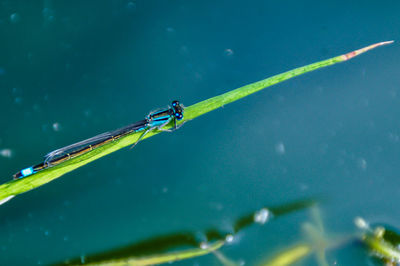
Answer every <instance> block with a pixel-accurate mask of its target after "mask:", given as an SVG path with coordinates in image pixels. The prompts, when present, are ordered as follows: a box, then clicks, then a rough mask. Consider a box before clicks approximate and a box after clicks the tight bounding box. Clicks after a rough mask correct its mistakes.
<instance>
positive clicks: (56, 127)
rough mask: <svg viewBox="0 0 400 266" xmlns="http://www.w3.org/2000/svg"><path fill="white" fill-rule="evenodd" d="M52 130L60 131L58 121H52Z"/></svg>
mask: <svg viewBox="0 0 400 266" xmlns="http://www.w3.org/2000/svg"><path fill="white" fill-rule="evenodd" d="M53 130H54V131H60V124H59V123H58V122H55V123H53Z"/></svg>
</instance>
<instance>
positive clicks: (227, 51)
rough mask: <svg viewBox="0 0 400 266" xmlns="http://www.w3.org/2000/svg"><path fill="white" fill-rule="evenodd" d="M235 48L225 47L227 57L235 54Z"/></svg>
mask: <svg viewBox="0 0 400 266" xmlns="http://www.w3.org/2000/svg"><path fill="white" fill-rule="evenodd" d="M233 53H234V52H233V50H232V49H229V48H228V49H225V50H224V55H225V56H226V57H231V56H233Z"/></svg>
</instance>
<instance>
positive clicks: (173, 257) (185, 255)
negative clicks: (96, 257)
mask: <svg viewBox="0 0 400 266" xmlns="http://www.w3.org/2000/svg"><path fill="white" fill-rule="evenodd" d="M223 245H224V242H223V241H217V242H215V243H213V244H210V245H209V246H208V247H206V248H193V249H188V250H184V251H175V252H169V253H166V254H159V255H152V256H147V257H146V256H144V257H131V258H123V259H117V260H109V261H107V260H106V261H97V262H93V263H78V264H70V265H115V266H116V265H135V266H142V265H143V266H144V265H157V264H162V263H171V262H174V261H180V260H185V259H190V258H195V257H198V256H203V255H206V254H208V253H210V252H213V251H215V250H217V249H219V248H220V247H222V246H223Z"/></svg>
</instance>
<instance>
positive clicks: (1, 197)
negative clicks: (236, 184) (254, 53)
mask: <svg viewBox="0 0 400 266" xmlns="http://www.w3.org/2000/svg"><path fill="white" fill-rule="evenodd" d="M389 43H392V41H388V42H380V43H376V44H373V45H370V46H367V47H364V48H361V49H359V50H355V51H352V52H350V53H347V54H344V55H340V56H336V57H333V58H330V59H327V60H323V61H319V62H316V63H313V64H310V65H306V66H302V67H299V68H295V69H293V70H290V71H287V72H284V73H282V74H278V75H275V76H272V77H270V78H266V79H264V80H261V81H258V82H255V83H252V84H249V85H246V86H243V87H240V88H238V89H235V90H232V91H229V92H227V93H224V94H222V95H219V96H215V97H212V98H210V99H207V100H204V101H202V102H199V103H196V104H194V105H191V106H189V107H186V108H185V117H184V119H183V120H182V121H180V122H179V124H181V123H183V122H187V121H190V120H192V119H194V118H196V117H199V116H201V115H203V114H206V113H208V112H210V111H212V110H215V109H217V108H220V107H222V106H224V105H226V104H229V103H232V102H234V101H237V100H239V99H241V98H243V97H246V96H248V95H250V94H253V93H255V92H257V91H260V90H262V89H265V88H267V87H269V86H272V85H274V84H277V83H279V82H282V81H285V80H288V79H291V78H293V77H296V76H299V75H302V74H305V73H307V72H311V71H313V70H316V69H320V68H323V67H327V66H330V65H334V64H336V63H340V62H343V61H347V60H349V59H351V58H353V57H355V56H358V55H360V54H362V53H364V52H366V51H368V50H371V49H374V48H376V47H378V46H382V45H385V44H389ZM172 126H173V122H172V121H171V123H170V124H169V125H167V126H166V127H165V129H168V128H171V127H172ZM160 132H162V131H156V130H154V131H151V132H149V133H148V134H147V135H146V136H145V137H144V138H143V139H146V138H149V137H152V136H154V135H156V134H159V133H160ZM141 134H142V133H140V132H139V133H133V134H131V135H127V136H125V137H122V138H120V139H118V140H116V141H112V142H109V143H108V144H105V145H103V146H101V147H99V148H96V149H94V150H92V151H90V152H87V153H85V154H83V155H81V156H77V157H76V158H72V159H70V160H67V161H65V162H63V163H60V164H58V165H55V166H53V167H49V168H47V169H44V170H41V171H39V172H38V173H36V174H33V175H30V176H27V177H25V178H22V179H19V180H12V181H9V182H7V183H4V184H2V185H0V204H2V203H4V202H6V201H8V200H10V199H11V198H13V197H14V196H16V195H18V194H21V193H24V192H27V191H29V190H32V189H34V188H37V187H39V186H42V185H44V184H46V183H48V182H50V181H52V180H54V179H56V178H59V177H60V176H62V175H64V174H66V173H68V172H71V171H73V170H75V169H76V168H79V167H81V166H83V165H85V164H87V163H90V162H92V161H94V160H97V159H99V158H101V157H103V156H105V155H107V154H110V153H112V152H114V151H117V150H119V149H121V148H124V147H126V146H130V145H132V144H133V143H135V142H136V141H137V140H138V139H139V137H140V135H141Z"/></svg>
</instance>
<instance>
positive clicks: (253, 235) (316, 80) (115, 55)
mask: <svg viewBox="0 0 400 266" xmlns="http://www.w3.org/2000/svg"><path fill="white" fill-rule="evenodd" d="M399 13H400V3H399V2H397V1H351V2H349V1H311V0H310V1H248V2H244V1H232V0H231V1H183V0H181V1H174V0H171V1H165V0H159V1H156V0H146V1H145V0H132V1H129V0H124V1H122V0H120V1H52V0H43V1H27V0H20V1H4V0H2V1H0V36H1V43H0V47H1V49H0V91H1V94H0V95H1V96H0V154H1V157H0V170H1V176H0V181H1V182H7V181H9V180H10V179H11V178H12V174H14V173H15V172H16V171H18V170H20V169H21V168H24V167H27V166H30V165H32V164H35V163H38V162H40V161H41V160H42V156H44V155H45V154H46V153H47V152H49V151H51V150H54V149H57V148H59V147H62V146H65V145H68V144H71V143H73V142H76V141H79V140H82V139H85V138H88V137H91V136H93V135H96V134H98V133H102V132H104V131H108V130H111V129H115V128H118V127H120V126H124V125H127V124H130V123H132V122H135V121H137V120H140V119H142V118H143V117H144V116H145V115H146V114H147V113H148V112H149V111H151V110H153V109H156V108H158V107H164V106H167V105H168V104H169V103H170V101H171V100H174V99H178V100H180V101H182V102H183V103H184V104H185V105H187V106H188V105H191V104H194V103H196V102H198V101H201V100H204V99H207V98H209V97H212V96H215V95H218V94H221V93H224V92H226V91H228V90H231V89H234V88H237V87H239V86H242V85H245V84H248V83H251V82H254V81H257V80H260V79H263V78H266V77H268V76H271V75H274V74H277V73H281V72H283V71H287V70H290V69H292V68H295V67H298V66H302V65H305V64H309V63H312V62H315V61H319V60H322V59H326V58H329V57H333V56H337V55H340V54H343V53H346V52H349V51H352V50H354V49H358V48H361V47H364V46H367V45H369V44H372V43H375V42H379V41H387V40H397V41H400V31H399V29H400V19H399ZM399 69H400V48H399V44H398V42H397V43H394V44H392V45H390V46H386V47H382V48H378V49H376V50H373V51H371V52H369V53H367V54H365V55H362V56H360V57H357V58H355V59H353V60H351V61H349V62H346V63H341V64H339V65H335V66H332V67H329V68H326V69H323V70H319V71H316V72H313V73H310V74H307V75H305V76H301V77H298V78H295V79H293V80H290V81H287V82H284V83H282V84H278V85H276V86H273V87H271V88H268V89H266V90H264V91H261V92H259V93H257V94H255V95H252V96H250V97H247V98H245V99H243V100H240V101H239V102H236V103H233V104H230V105H227V106H225V107H224V108H222V109H219V110H216V111H214V112H212V113H209V114H207V115H205V116H202V117H200V118H198V119H196V120H194V121H192V122H189V123H187V124H185V125H184V126H183V127H182V128H181V129H180V130H178V131H176V132H174V133H165V134H160V135H157V136H156V137H153V138H151V139H148V140H146V141H143V142H141V143H140V144H139V145H137V146H136V147H135V148H134V149H132V150H130V149H123V150H120V151H118V152H115V153H114V154H111V155H109V156H107V157H104V158H102V159H100V160H98V161H95V162H93V163H91V164H89V165H86V166H84V167H82V168H80V169H78V170H76V171H74V172H71V173H69V174H67V175H65V176H63V177H62V178H60V179H58V180H56V181H54V182H51V183H49V184H47V185H45V186H43V187H40V188H38V189H35V190H34V191H31V192H29V193H25V194H23V195H20V196H18V197H16V198H15V199H13V200H12V201H10V202H9V203H7V204H5V205H2V206H1V208H0V264H1V265H36V264H48V263H53V262H57V261H61V260H64V259H67V258H71V257H79V256H84V255H86V254H91V253H94V252H100V251H103V250H108V249H112V248H115V247H119V246H123V245H126V244H129V243H133V242H136V241H139V240H142V239H146V238H148V237H151V236H155V235H158V234H165V233H171V232H179V231H182V230H189V231H198V232H201V231H202V230H204V229H206V228H209V227H214V228H218V229H221V230H228V231H229V230H230V228H231V227H230V226H231V224H232V222H233V221H234V220H235V219H236V218H237V217H239V216H241V215H243V214H245V213H248V212H249V211H250V212H251V211H254V210H257V209H259V208H261V207H263V206H269V205H277V204H284V203H286V202H289V201H291V200H297V199H301V198H304V197H313V196H320V197H323V198H324V199H325V201H324V203H323V204H322V205H321V211H322V214H323V220H324V224H325V227H326V230H327V231H328V232H329V233H330V234H331V235H343V234H349V233H353V232H355V231H356V228H355V226H354V223H353V219H354V217H356V216H362V217H364V218H365V219H367V220H368V221H369V222H371V223H378V222H379V223H386V224H390V225H392V226H394V227H397V228H399V227H400V211H399V208H398V202H399V201H400V182H399V178H400V177H399V173H400V156H399V154H400V123H399V114H400V71H399ZM307 220H310V217H309V215H308V212H307V211H303V212H297V213H295V214H290V215H288V216H286V217H284V218H282V219H279V220H276V221H271V222H270V223H268V224H267V225H265V226H254V227H252V228H249V229H246V230H245V231H243V232H242V233H240V234H239V235H238V236H237V237H236V241H235V242H234V243H233V244H232V245H230V246H228V247H225V248H223V249H222V251H223V253H224V254H225V255H226V256H228V257H229V258H231V259H233V260H236V261H238V260H242V261H244V262H246V264H247V265H252V264H254V263H256V262H259V261H260V260H262V259H263V258H265V257H268V256H269V255H271V254H272V253H273V252H274V251H276V250H278V249H279V248H282V247H285V246H288V245H291V244H293V243H295V242H297V241H299V240H301V239H303V234H302V232H301V223H303V222H304V221H307ZM360 249H361V248H360V247H358V246H357V245H351V244H349V245H345V246H342V247H341V248H338V249H333V250H330V251H329V252H328V255H327V256H328V261H329V262H330V263H331V264H332V263H334V262H337V263H338V264H340V265H365V264H368V263H372V262H371V261H370V259H369V258H368V257H367V256H366V254H365V253H363V252H361V251H360ZM315 263H316V262H315V260H314V259H313V258H312V257H310V258H309V259H308V260H307V261H306V262H305V264H306V265H314V264H315ZM176 264H177V265H218V261H217V259H216V258H215V257H214V256H212V255H209V256H205V257H201V258H197V259H192V260H188V261H183V262H179V263H176Z"/></svg>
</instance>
